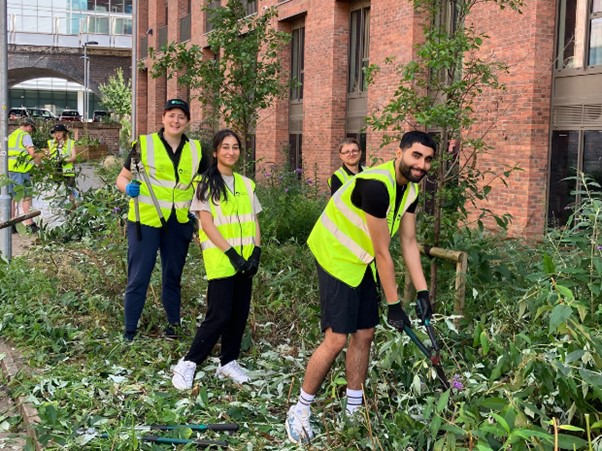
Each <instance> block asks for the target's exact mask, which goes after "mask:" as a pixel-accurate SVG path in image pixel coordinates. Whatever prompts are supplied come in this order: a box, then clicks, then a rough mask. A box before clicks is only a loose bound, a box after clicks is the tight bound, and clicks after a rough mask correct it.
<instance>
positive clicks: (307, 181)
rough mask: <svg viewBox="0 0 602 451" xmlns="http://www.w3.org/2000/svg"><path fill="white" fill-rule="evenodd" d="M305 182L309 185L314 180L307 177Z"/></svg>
mask: <svg viewBox="0 0 602 451" xmlns="http://www.w3.org/2000/svg"><path fill="white" fill-rule="evenodd" d="M305 183H307V184H308V185H311V184H312V183H314V182H312V180H311V179H307V180H306V181H305Z"/></svg>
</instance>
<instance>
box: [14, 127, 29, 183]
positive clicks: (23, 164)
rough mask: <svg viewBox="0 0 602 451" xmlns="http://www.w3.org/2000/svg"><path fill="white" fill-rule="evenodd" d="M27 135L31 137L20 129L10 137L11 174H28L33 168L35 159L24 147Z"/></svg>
mask: <svg viewBox="0 0 602 451" xmlns="http://www.w3.org/2000/svg"><path fill="white" fill-rule="evenodd" d="M25 135H29V133H27V132H26V131H24V130H21V129H20V128H18V129H16V130H15V131H14V132H12V133H11V134H10V135H9V136H8V170H9V171H10V172H21V173H26V172H29V171H31V169H32V168H33V159H32V158H31V155H29V152H28V151H27V149H26V148H25V146H24V145H23V139H24V138H25Z"/></svg>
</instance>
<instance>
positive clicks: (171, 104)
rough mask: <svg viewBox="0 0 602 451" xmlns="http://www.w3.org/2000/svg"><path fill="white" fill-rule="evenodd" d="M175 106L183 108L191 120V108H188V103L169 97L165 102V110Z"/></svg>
mask: <svg viewBox="0 0 602 451" xmlns="http://www.w3.org/2000/svg"><path fill="white" fill-rule="evenodd" d="M174 108H179V109H181V110H182V111H183V112H184V114H185V115H186V117H187V118H188V120H190V108H188V103H186V102H185V101H183V100H181V99H169V100H168V101H167V103H166V104H165V108H163V111H168V110H173V109H174Z"/></svg>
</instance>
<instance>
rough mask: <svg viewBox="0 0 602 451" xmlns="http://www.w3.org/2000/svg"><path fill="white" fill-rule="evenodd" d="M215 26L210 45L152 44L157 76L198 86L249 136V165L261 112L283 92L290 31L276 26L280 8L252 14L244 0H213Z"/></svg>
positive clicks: (205, 100)
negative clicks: (223, 2)
mask: <svg viewBox="0 0 602 451" xmlns="http://www.w3.org/2000/svg"><path fill="white" fill-rule="evenodd" d="M204 10H205V11H206V12H207V13H208V14H209V23H210V24H211V26H212V31H211V32H210V33H209V34H208V35H207V43H208V49H207V48H205V49H203V48H201V47H199V46H198V45H190V46H189V45H187V44H186V43H180V44H176V43H173V42H171V43H169V44H168V45H167V46H166V47H164V48H162V49H161V51H160V52H156V51H154V49H149V57H150V58H151V60H153V65H152V72H151V73H152V76H153V77H160V76H167V77H168V78H172V77H174V76H177V77H178V83H180V84H181V85H185V86H188V87H190V88H191V89H192V90H195V91H196V92H197V93H198V94H197V96H196V97H197V98H198V99H199V100H200V101H201V103H202V104H203V105H204V106H205V107H206V110H207V111H214V112H215V113H216V114H215V117H214V119H215V123H217V122H218V121H219V119H220V118H221V119H223V121H224V122H225V123H226V125H227V126H228V127H230V128H232V129H233V130H234V131H236V132H237V133H239V134H240V136H241V138H242V140H243V146H244V149H243V152H242V164H243V171H246V170H247V169H248V165H249V163H250V162H251V160H252V159H253V155H252V153H251V150H252V149H251V148H250V147H251V146H250V144H251V141H252V137H253V135H254V133H255V128H256V126H257V121H258V118H259V112H260V111H261V110H262V109H264V108H267V107H268V106H270V104H271V102H272V101H274V99H276V98H277V97H279V96H281V95H283V94H284V93H285V92H286V91H285V88H286V87H287V86H288V84H287V83H285V82H284V81H282V79H281V64H280V60H279V58H278V57H279V54H280V51H281V50H282V49H283V47H284V45H285V44H286V43H287V42H288V40H289V39H290V35H289V34H287V33H284V32H280V31H277V30H276V29H274V28H273V26H272V22H273V19H275V18H276V17H277V10H276V8H274V7H272V8H268V9H264V10H262V11H261V12H259V13H256V14H252V15H247V13H246V9H245V5H244V4H243V1H241V0H230V1H229V2H228V6H223V7H212V6H207V7H205V8H204Z"/></svg>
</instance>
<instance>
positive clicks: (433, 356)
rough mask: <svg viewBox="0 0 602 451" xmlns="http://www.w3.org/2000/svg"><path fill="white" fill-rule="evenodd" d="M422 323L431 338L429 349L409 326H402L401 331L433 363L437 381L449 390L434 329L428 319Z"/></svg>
mask: <svg viewBox="0 0 602 451" xmlns="http://www.w3.org/2000/svg"><path fill="white" fill-rule="evenodd" d="M424 325H425V327H426V331H427V333H428V335H429V338H430V340H431V346H432V348H431V349H429V348H427V347H426V346H425V345H424V343H422V341H420V339H419V338H418V337H417V336H416V334H415V333H414V331H413V330H412V329H411V328H410V327H408V326H405V327H404V328H403V331H404V332H405V333H406V334H407V335H408V337H410V339H411V340H412V341H413V342H414V344H415V345H416V346H418V349H420V352H422V353H423V354H424V356H425V357H426V358H427V359H429V360H430V361H431V363H432V364H433V368H434V369H435V373H436V374H437V378H438V379H439V382H440V383H441V385H442V386H443V389H444V390H449V389H450V387H451V385H450V383H449V379H447V376H446V375H445V372H444V371H443V367H442V366H441V356H440V355H439V344H438V343H437V339H436V338H435V331H434V329H433V326H432V324H431V323H430V321H428V320H426V321H425V323H424Z"/></svg>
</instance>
